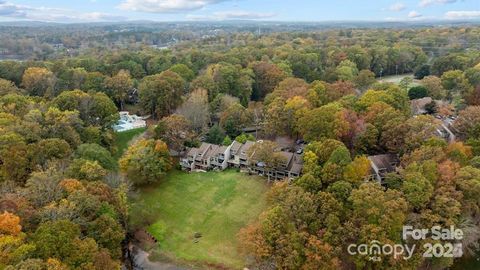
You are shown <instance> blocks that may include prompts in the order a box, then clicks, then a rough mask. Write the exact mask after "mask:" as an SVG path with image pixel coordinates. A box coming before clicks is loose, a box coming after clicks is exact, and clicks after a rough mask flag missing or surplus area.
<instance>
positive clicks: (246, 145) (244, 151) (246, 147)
mask: <svg viewBox="0 0 480 270" xmlns="http://www.w3.org/2000/svg"><path fill="white" fill-rule="evenodd" d="M254 144H255V143H254V142H251V141H247V142H246V143H244V144H243V145H242V148H240V157H243V158H246V157H247V153H248V150H249V149H250V148H251V147H252V146H253V145H254Z"/></svg>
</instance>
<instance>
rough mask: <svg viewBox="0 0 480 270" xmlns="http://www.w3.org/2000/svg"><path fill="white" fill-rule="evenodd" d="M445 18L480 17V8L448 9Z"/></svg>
mask: <svg viewBox="0 0 480 270" xmlns="http://www.w3.org/2000/svg"><path fill="white" fill-rule="evenodd" d="M445 18H447V19H450V20H458V19H476V18H479V19H480V10H468V11H466V10H465V11H448V12H447V13H445Z"/></svg>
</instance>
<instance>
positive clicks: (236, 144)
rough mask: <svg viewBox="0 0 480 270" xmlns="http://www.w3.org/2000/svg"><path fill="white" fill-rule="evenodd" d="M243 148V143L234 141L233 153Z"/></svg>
mask: <svg viewBox="0 0 480 270" xmlns="http://www.w3.org/2000/svg"><path fill="white" fill-rule="evenodd" d="M241 147H242V144H241V143H239V142H237V141H233V143H232V148H231V151H233V152H237V151H238V150H240V148H241Z"/></svg>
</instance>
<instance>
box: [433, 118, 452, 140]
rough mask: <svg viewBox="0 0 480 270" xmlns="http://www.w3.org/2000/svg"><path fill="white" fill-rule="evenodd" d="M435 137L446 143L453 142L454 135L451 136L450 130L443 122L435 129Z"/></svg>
mask: <svg viewBox="0 0 480 270" xmlns="http://www.w3.org/2000/svg"><path fill="white" fill-rule="evenodd" d="M437 135H438V136H439V137H440V138H442V139H444V140H445V141H447V142H448V143H452V142H454V141H455V134H453V132H452V131H451V130H450V128H449V127H448V126H447V125H445V123H443V122H442V124H440V125H439V126H438V128H437Z"/></svg>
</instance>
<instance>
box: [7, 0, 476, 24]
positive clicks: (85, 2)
mask: <svg viewBox="0 0 480 270" xmlns="http://www.w3.org/2000/svg"><path fill="white" fill-rule="evenodd" d="M230 19H245V20H271V21H345V20H348V21H357V20H367V21H415V20H437V19H448V20H464V19H473V20H480V0H404V1H402V0H399V1H396V0H367V1H365V0H363V1H362V0H70V1H66V0H42V1H38V0H0V20H2V21H12V20H39V21H55V22H93V21H122V20H155V21H188V20H230Z"/></svg>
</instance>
